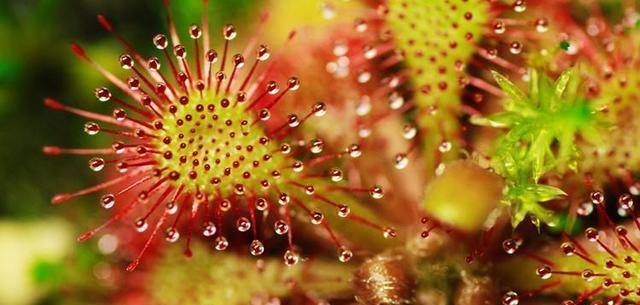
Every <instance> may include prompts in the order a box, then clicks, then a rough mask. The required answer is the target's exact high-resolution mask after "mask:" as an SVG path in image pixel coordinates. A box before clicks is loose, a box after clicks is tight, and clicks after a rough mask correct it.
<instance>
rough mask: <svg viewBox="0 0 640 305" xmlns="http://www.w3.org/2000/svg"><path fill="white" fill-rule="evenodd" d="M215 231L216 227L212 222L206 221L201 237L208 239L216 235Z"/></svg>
mask: <svg viewBox="0 0 640 305" xmlns="http://www.w3.org/2000/svg"><path fill="white" fill-rule="evenodd" d="M216 231H217V229H216V226H215V225H214V224H213V222H211V221H207V222H206V223H205V224H204V228H203V229H202V235H204V236H206V237H210V236H213V235H214V234H216Z"/></svg>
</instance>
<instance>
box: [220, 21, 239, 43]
mask: <svg viewBox="0 0 640 305" xmlns="http://www.w3.org/2000/svg"><path fill="white" fill-rule="evenodd" d="M222 35H223V36H224V39H225V40H233V39H234V38H236V36H237V35H238V32H236V28H235V27H234V26H233V25H232V24H227V25H225V26H224V27H223V28H222Z"/></svg>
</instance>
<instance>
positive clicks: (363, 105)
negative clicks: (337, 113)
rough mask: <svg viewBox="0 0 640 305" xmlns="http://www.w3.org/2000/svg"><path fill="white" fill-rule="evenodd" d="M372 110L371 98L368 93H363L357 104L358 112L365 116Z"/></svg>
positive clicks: (359, 114)
mask: <svg viewBox="0 0 640 305" xmlns="http://www.w3.org/2000/svg"><path fill="white" fill-rule="evenodd" d="M369 112H371V98H370V97H369V96H368V95H363V96H361V97H360V99H359V100H358V103H357V104H356V114H357V115H358V116H365V115H367V114H369Z"/></svg>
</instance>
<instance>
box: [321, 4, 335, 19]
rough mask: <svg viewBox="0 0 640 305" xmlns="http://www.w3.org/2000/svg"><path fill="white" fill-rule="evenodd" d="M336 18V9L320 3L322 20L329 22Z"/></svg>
mask: <svg viewBox="0 0 640 305" xmlns="http://www.w3.org/2000/svg"><path fill="white" fill-rule="evenodd" d="M335 17H336V9H335V8H334V7H333V6H331V5H330V4H328V3H326V2H323V3H322V18H324V19H326V20H330V19H333V18H335Z"/></svg>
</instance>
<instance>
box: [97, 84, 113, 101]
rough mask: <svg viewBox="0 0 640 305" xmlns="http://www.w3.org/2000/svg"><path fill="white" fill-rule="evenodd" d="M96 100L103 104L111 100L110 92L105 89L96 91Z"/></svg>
mask: <svg viewBox="0 0 640 305" xmlns="http://www.w3.org/2000/svg"><path fill="white" fill-rule="evenodd" d="M96 98H98V101H101V102H103V103H104V102H107V101H109V100H110V99H111V91H109V89H107V88H105V87H101V88H98V89H96Z"/></svg>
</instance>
